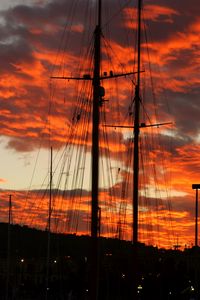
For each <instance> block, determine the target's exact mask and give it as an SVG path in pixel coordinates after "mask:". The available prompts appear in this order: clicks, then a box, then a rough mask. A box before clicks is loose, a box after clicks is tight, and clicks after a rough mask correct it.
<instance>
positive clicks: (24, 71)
mask: <svg viewBox="0 0 200 300" xmlns="http://www.w3.org/2000/svg"><path fill="white" fill-rule="evenodd" d="M104 2H105V3H104ZM143 2H144V8H143V17H144V18H145V25H143V30H142V32H143V39H142V51H143V54H142V68H143V70H144V74H143V73H142V75H141V76H142V78H143V79H142V84H143V87H145V93H144V94H142V95H143V96H144V98H145V99H146V100H145V101H146V104H145V105H146V107H147V108H146V114H147V115H148V117H149V116H150V120H149V118H147V119H146V120H145V121H146V122H147V123H149V121H150V123H154V122H157V123H161V122H172V125H170V126H169V125H168V126H165V127H162V128H160V129H158V130H157V129H156V131H155V132H154V141H155V140H156V141H158V140H161V143H162V146H159V147H158V148H156V146H155V142H154V144H153V145H152V146H151V148H150V151H149V152H150V153H149V158H147V156H146V155H147V152H148V151H147V150H148V149H147V146H145V147H146V150H145V151H146V152H145V154H144V156H143V157H142V161H143V166H146V167H147V170H148V171H147V172H146V173H145V172H144V174H146V175H144V174H143V175H142V176H141V177H142V178H143V179H144V181H145V184H144V183H143V184H142V183H141V193H140V195H141V198H142V199H143V200H142V201H144V202H145V201H147V202H148V201H150V200H152V202H151V203H150V206H151V207H154V208H155V207H156V209H157V211H156V212H155V211H153V210H151V209H149V208H148V209H147V210H148V211H151V218H154V217H155V219H156V218H157V220H154V219H153V221H152V220H151V226H152V232H154V234H155V235H156V232H155V228H158V227H159V228H160V229H159V232H160V233H159V234H160V235H161V236H162V237H161V238H160V239H158V241H157V240H156V238H155V239H154V240H153V239H152V240H151V239H148V238H146V235H145V234H144V235H142V238H141V239H142V241H147V242H148V243H151V242H152V243H155V244H159V246H167V247H170V246H172V245H173V243H174V241H176V239H177V237H178V242H179V243H180V244H181V246H184V245H185V244H187V245H190V246H191V244H192V243H193V242H194V202H195V192H194V191H193V190H192V188H191V186H192V184H193V183H200V154H199V153H200V105H199V104H200V5H199V0H198V1H197V0H191V1H186V0H182V1H180V0H173V1H172V0H168V1H167V0H159V1H158V0H155V1H153V0H146V1H143ZM102 3H103V20H102V25H103V26H102V31H103V36H104V38H103V42H102V44H103V45H104V46H105V45H106V46H105V49H106V50H104V52H103V54H102V57H103V68H104V69H105V70H106V71H108V72H109V71H110V70H114V71H116V72H124V71H126V72H130V71H132V70H134V71H135V64H134V61H135V58H136V56H135V54H134V47H135V40H134V39H135V33H134V30H135V28H136V1H125V0H119V1H116V0H106V1H102ZM95 12H96V8H95V5H94V1H92V0H87V1H86V0H85V1H83V0H82V1H75V0H1V3H0V25H1V26H0V124H1V126H0V128H1V136H0V166H1V168H0V184H1V186H0V188H1V199H2V201H1V204H0V209H1V212H0V217H1V221H6V218H7V217H6V213H7V212H6V209H7V208H6V205H7V200H8V195H9V194H12V195H13V203H14V207H13V210H14V211H15V214H16V215H15V216H14V219H15V221H16V222H20V221H21V222H22V223H28V224H30V225H33V226H34V225H35V224H36V225H38V226H39V225H40V224H43V225H42V226H43V227H45V226H44V223H45V221H44V220H45V211H46V210H45V209H46V206H45V205H46V204H45V201H46V203H47V196H46V195H45V196H44V198H45V197H46V198H45V199H46V200H45V201H44V202H42V201H41V202H40V203H38V204H37V205H36V204H34V205H35V209H36V207H37V209H38V210H39V211H40V217H38V218H37V220H34V217H33V214H32V213H31V214H30V215H28V214H26V213H25V208H24V207H26V208H28V207H30V206H33V202H34V201H37V199H38V194H37V193H39V194H41V189H42V188H44V189H45V186H42V184H44V185H45V184H47V182H48V172H49V147H50V145H52V146H53V148H54V149H55V150H54V151H55V152H54V157H55V156H56V157H55V160H54V165H55V166H58V169H59V168H61V169H62V166H61V163H60V157H62V159H64V157H65V155H66V157H67V155H68V154H66V153H65V154H63V153H64V150H63V149H64V145H65V144H66V143H67V141H68V140H69V138H70V134H72V132H71V131H70V130H71V128H72V125H73V121H74V120H73V121H72V119H73V116H75V118H77V115H79V114H80V115H81V113H82V112H80V111H79V109H80V110H81V109H83V110H84V112H85V113H86V112H87V111H88V110H89V106H87V104H85V105H86V106H85V107H82V106H81V104H80V102H79V104H78V105H79V106H77V107H78V109H77V111H76V109H75V106H76V105H75V104H74V103H76V102H75V96H74V94H75V91H76V87H75V83H74V82H72V81H70V82H69V83H68V82H67V83H66V82H63V81H62V82H57V81H56V82H55V81H54V80H51V79H50V77H51V76H52V75H53V76H57V75H58V76H63V75H64V76H82V75H83V74H84V73H81V71H80V69H81V67H83V68H84V69H85V71H86V70H87V71H88V70H91V69H90V65H89V64H90V60H89V56H88V57H86V56H85V53H87V52H86V51H85V49H86V48H85V47H86V44H87V43H90V42H91V39H92V32H93V28H94V24H95V22H94V20H95ZM85 32H86V33H85ZM145 36H146V37H147V38H145ZM145 40H147V45H148V47H147V46H146V43H145ZM108 43H109V44H108ZM80 46H81V47H82V49H83V50H79V49H80ZM106 47H107V48H106ZM108 50H109V51H110V50H111V51H110V53H111V54H110V58H109V59H108V58H107V51H108ZM81 51H82V52H81ZM82 58H85V59H84V62H81V60H82ZM111 60H112V62H111ZM148 60H150V62H151V67H150V69H149V62H148ZM114 64H115V67H114ZM108 68H110V69H108ZM111 68H113V69H111ZM104 69H102V71H104ZM80 74H81V75H80ZM149 75H152V78H153V85H152V82H151V80H149V81H147V83H146V84H144V78H145V79H146V77H148V76H149ZM133 81H134V79H133ZM103 84H104V87H105V89H106V99H107V98H109V103H108V104H107V103H106V104H105V111H106V113H108V116H107V122H108V124H110V123H114V124H116V120H118V116H120V120H121V121H122V120H124V116H125V115H126V114H127V113H128V112H129V111H128V107H129V106H130V103H131V100H130V99H131V96H132V93H133V91H134V86H133V85H132V81H131V80H129V81H128V83H126V82H125V80H124V79H122V81H120V80H119V81H118V82H117V83H113V84H111V83H107V82H105V83H103ZM117 84H118V92H115V91H114V89H115V87H116V86H115V85H117ZM86 88H87V92H86V94H85V95H84V97H85V98H88V99H89V95H90V92H91V91H90V89H89V87H86ZM152 88H153V92H152V91H151V98H152V99H153V102H152V104H150V96H149V91H150V90H152ZM79 91H81V87H80V86H79ZM117 97H118V100H117V101H116V98H117ZM80 98H81V96H80ZM79 101H81V100H79ZM117 105H118V106H117ZM155 106H156V107H158V108H157V111H156V112H155ZM115 109H116V111H115ZM117 110H118V111H117ZM152 112H154V115H153V116H152ZM143 117H144V118H145V113H141V122H142V121H144V120H143ZM77 120H78V119H77ZM77 123H78V122H77ZM125 123H126V124H127V122H125ZM121 124H122V123H121ZM74 128H75V127H74ZM76 130H77V131H76ZM80 130H81V129H78V128H77V129H74V134H75V133H76V134H77V135H79V137H80V139H81V136H82V135H81V134H85V133H84V132H82V133H81V132H80ZM87 130H88V132H89V133H90V132H91V126H90V125H88V128H87ZM145 130H146V129H145ZM102 131H103V129H102ZM114 131H117V137H115V132H114ZM158 131H159V135H161V138H158V135H157V134H158ZM144 132H146V137H148V136H149V135H150V133H148V131H144ZM141 135H142V134H141ZM144 135H145V133H144ZM130 136H131V133H130V131H129V132H128V131H120V130H118V129H117V130H114V129H108V137H110V144H109V145H110V156H111V165H110V169H111V168H112V170H115V171H111V175H107V173H106V171H105V174H104V173H103V172H102V175H101V181H102V182H101V183H100V188H101V191H100V195H102V199H104V198H105V199H108V200H109V201H113V200H111V195H110V193H109V190H108V189H109V188H110V187H111V186H114V190H115V194H117V193H118V191H119V190H121V189H122V187H123V183H124V182H125V177H126V174H127V173H128V167H127V166H126V162H125V160H124V161H123V159H124V158H125V157H127V153H126V151H127V147H128V146H127V143H128V142H127V140H130ZM85 138H86V137H85ZM87 143H88V152H87V155H86V158H85V166H84V168H85V173H86V175H85V177H84V184H83V190H84V191H83V193H82V194H83V195H82V196H83V202H82V204H81V205H82V206H81V207H79V214H78V215H77V217H80V216H82V217H80V219H81V220H82V222H83V223H84V220H85V219H86V218H88V217H87V216H86V211H87V210H88V203H89V200H88V199H89V189H90V188H89V186H90V180H89V175H88V174H89V173H90V163H89V161H90V155H89V149H90V142H87ZM144 143H145V142H144ZM141 144H142V145H143V142H141ZM73 145H74V146H75V145H76V147H77V148H78V146H77V145H79V142H78V139H75V138H74V137H73ZM145 145H146V144H145ZM147 145H148V144H147ZM79 146H80V145H79ZM101 147H102V153H105V152H106V148H107V146H106V144H105V145H104V144H101ZM80 151H81V150H80ZM104 151H105V152H104ZM81 153H82V152H81ZM73 155H75V154H73ZM155 162H156V163H157V165H158V166H159V167H158V166H156V172H159V173H158V175H157V179H158V183H157V184H158V187H159V195H158V189H157V187H156V188H155V183H154V182H153V179H152V178H151V176H150V174H151V172H153V171H152V170H154V168H155V167H154V166H153V167H152V165H154V164H155ZM75 165H76V163H75V158H74V157H73V159H72V165H71V168H72V169H73V168H75ZM101 165H102V166H103V168H104V166H105V170H107V169H106V168H107V165H106V161H105V160H104V158H103V159H102V161H101ZM55 168H56V167H54V169H55ZM65 168H66V166H65ZM119 170H120V172H121V173H119ZM122 170H123V172H122ZM54 171H55V173H56V170H54ZM60 172H61V171H60ZM66 172H67V171H66V169H63V170H62V173H63V174H64V173H66ZM70 172H71V170H70ZM107 172H108V171H107ZM148 172H149V173H148ZM108 173H109V172H108ZM118 173H119V174H118ZM147 173H148V175H147ZM106 176H108V177H109V178H108V179H107V180H106V179H105V178H106ZM110 177H114V179H112V183H111V181H109V180H111V179H110ZM155 177H156V176H155ZM161 177H163V180H161ZM164 177H165V178H164ZM55 178H56V179H55V181H59V175H57V177H56V175H55ZM103 178H104V179H103ZM79 180H81V179H79ZM103 182H104V183H105V182H107V184H106V185H105V184H104V185H103ZM68 184H69V185H68V186H71V188H68V192H67V194H69V195H70V192H69V190H70V189H71V190H72V189H74V188H75V187H74V186H73V184H74V183H73V180H72V179H70V182H69V183H68ZM79 188H80V182H79V183H78V186H77V191H78V190H79ZM160 188H163V190H164V192H163V190H161V189H160ZM59 189H60V190H62V189H63V186H62V187H61V185H59ZM166 190H167V191H166ZM38 191H39V192H38ZM155 191H157V195H156V197H155V196H153V192H155ZM35 194H36V198H34V197H35V196H34V195H35ZM147 194H148V196H147ZM166 195H167V196H166ZM65 196H66V195H65ZM79 196H80V193H77V194H76V195H75V197H79ZM162 196H163V199H164V200H161V198H162ZM32 197H33V198H32ZM118 197H119V198H120V196H119V195H118ZM128 197H130V195H128ZM115 199H117V198H115ZM148 199H150V200H148ZM155 199H156V200H155ZM166 199H167V200H166ZM120 201H122V200H120ZM162 201H164V202H162ZM77 203H79V202H78V201H77V202H76V205H78V204H77ZM121 203H124V202H123V201H122V202H121ZM127 203H128V204H127V207H128V208H127V209H128V210H129V206H130V202H127ZM142 203H143V202H142ZM156 203H157V204H156ZM55 205H57V206H59V211H58V212H57V216H56V217H55V219H56V218H58V217H59V214H60V212H61V211H62V210H64V209H65V208H66V209H67V208H68V209H69V207H70V210H72V208H73V205H75V204H72V203H71V204H70V202H69V203H68V204H66V202H65V203H64V204H63V203H61V202H59V201H58V204H55ZM115 205H116V204H115ZM124 205H125V204H124ZM122 206H123V205H122ZM102 207H103V204H102ZM76 208H77V207H76ZM167 208H168V209H169V208H170V211H169V210H167ZM143 211H145V208H144V206H143V205H142V209H141V220H140V225H141V228H143V226H144V224H145V222H146V221H145V220H144V219H143V216H144V215H143V213H142V212H143ZM25 214H26V215H25ZM81 214H82V215H81ZM23 215H25V216H23ZM163 216H165V218H163ZM103 217H105V218H106V216H103ZM110 222H111V223H112V220H111V221H110ZM169 224H170V225H169ZM74 226H75V225H74ZM149 226H150V225H149ZM167 226H169V227H170V228H172V231H173V233H170V234H171V235H172V238H171V239H170V242H169V241H167V239H168V237H167V235H168V234H169V232H168V233H166V232H165V228H166V227H167ZM145 230H147V229H144V231H145ZM147 231H148V230H147ZM147 231H145V232H147ZM148 232H150V230H149V231H148ZM149 234H150V233H149ZM147 236H148V234H147Z"/></svg>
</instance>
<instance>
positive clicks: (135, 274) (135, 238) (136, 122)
mask: <svg viewBox="0 0 200 300" xmlns="http://www.w3.org/2000/svg"><path fill="white" fill-rule="evenodd" d="M141 10H142V0H138V33H137V83H136V87H135V97H134V102H135V114H134V152H133V204H132V205H133V223H132V225H133V228H132V243H133V253H132V272H133V276H132V280H133V281H132V287H131V288H132V295H131V298H132V299H134V300H136V299H138V295H137V286H138V203H139V201H138V195H139V193H138V191H139V134H140V125H139V123H140V101H141V99H140V71H141Z"/></svg>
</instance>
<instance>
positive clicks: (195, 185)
mask: <svg viewBox="0 0 200 300" xmlns="http://www.w3.org/2000/svg"><path fill="white" fill-rule="evenodd" d="M192 189H193V190H196V205H195V247H197V246H198V190H199V189H200V184H192Z"/></svg>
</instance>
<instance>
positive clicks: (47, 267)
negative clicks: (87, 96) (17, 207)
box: [45, 147, 53, 300]
mask: <svg viewBox="0 0 200 300" xmlns="http://www.w3.org/2000/svg"><path fill="white" fill-rule="evenodd" d="M50 155H51V157H50V179H49V210H48V225H47V232H48V240H47V265H46V297H45V299H46V300H47V299H48V294H49V261H50V241H51V208H52V177H53V176H52V174H53V171H52V164H53V150H52V147H51V151H50Z"/></svg>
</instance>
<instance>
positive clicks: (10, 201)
mask: <svg viewBox="0 0 200 300" xmlns="http://www.w3.org/2000/svg"><path fill="white" fill-rule="evenodd" d="M11 220H12V197H11V195H10V196H9V209H8V242H7V278H6V298H5V299H6V300H8V299H9V283H10V233H11Z"/></svg>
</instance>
